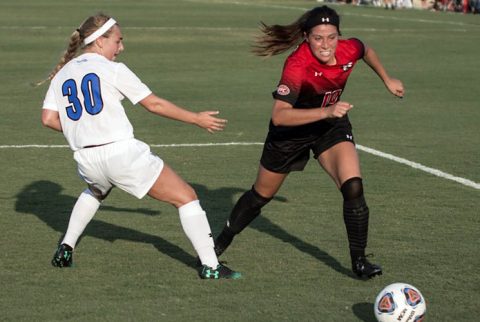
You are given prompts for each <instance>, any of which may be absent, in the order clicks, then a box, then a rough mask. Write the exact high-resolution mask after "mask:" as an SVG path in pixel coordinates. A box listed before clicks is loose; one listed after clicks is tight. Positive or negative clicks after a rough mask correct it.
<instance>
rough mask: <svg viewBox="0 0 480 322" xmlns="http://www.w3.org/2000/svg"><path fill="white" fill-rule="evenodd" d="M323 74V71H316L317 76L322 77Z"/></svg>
mask: <svg viewBox="0 0 480 322" xmlns="http://www.w3.org/2000/svg"><path fill="white" fill-rule="evenodd" d="M322 75H323V73H322V72H315V77H317V76H318V77H320V76H322Z"/></svg>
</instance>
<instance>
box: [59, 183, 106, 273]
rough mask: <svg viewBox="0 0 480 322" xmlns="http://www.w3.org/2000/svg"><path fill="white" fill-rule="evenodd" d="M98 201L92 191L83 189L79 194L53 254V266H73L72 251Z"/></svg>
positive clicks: (99, 202) (91, 216)
mask: <svg viewBox="0 0 480 322" xmlns="http://www.w3.org/2000/svg"><path fill="white" fill-rule="evenodd" d="M100 200H101V199H99V198H98V197H97V196H95V193H94V192H93V191H92V189H85V191H83V192H82V193H81V194H80V196H79V197H78V199H77V202H76V203H75V206H74V207H73V210H72V213H71V215H70V220H69V222H68V228H67V232H66V233H65V236H64V237H63V240H62V242H61V243H60V244H59V245H58V247H57V249H56V251H55V253H54V254H53V259H52V261H51V263H52V265H53V266H55V267H71V266H72V265H73V249H74V248H75V245H76V244H77V241H78V239H79V238H80V236H81V235H82V233H83V231H84V230H85V228H86V227H87V225H88V223H89V222H90V221H91V220H92V218H93V216H94V215H95V213H96V212H97V210H98V208H99V207H100V204H101V201H100Z"/></svg>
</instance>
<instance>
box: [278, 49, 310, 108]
mask: <svg viewBox="0 0 480 322" xmlns="http://www.w3.org/2000/svg"><path fill="white" fill-rule="evenodd" d="M304 73H305V68H304V67H303V64H302V63H301V62H300V61H299V60H298V59H291V58H289V59H287V61H286V62H285V65H284V67H283V72H282V78H281V79H280V82H279V83H278V86H277V89H276V90H275V91H274V92H273V93H272V96H273V98H275V99H278V100H281V101H284V102H287V103H290V104H292V105H295V102H296V101H297V99H298V96H299V94H300V90H301V88H302V79H304Z"/></svg>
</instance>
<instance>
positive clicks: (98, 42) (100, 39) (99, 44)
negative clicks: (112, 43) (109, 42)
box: [95, 36, 105, 48]
mask: <svg viewBox="0 0 480 322" xmlns="http://www.w3.org/2000/svg"><path fill="white" fill-rule="evenodd" d="M104 40H105V37H102V36H100V37H98V38H97V39H95V45H96V46H97V47H98V48H103V41H104Z"/></svg>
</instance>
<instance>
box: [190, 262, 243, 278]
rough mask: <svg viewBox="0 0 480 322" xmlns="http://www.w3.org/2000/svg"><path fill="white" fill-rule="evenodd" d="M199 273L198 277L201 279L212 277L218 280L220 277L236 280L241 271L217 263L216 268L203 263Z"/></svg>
mask: <svg viewBox="0 0 480 322" xmlns="http://www.w3.org/2000/svg"><path fill="white" fill-rule="evenodd" d="M199 274H200V278H202V279H214V280H218V279H221V278H226V279H234V280H236V279H239V278H240V277H241V276H242V274H241V273H239V272H235V271H232V270H231V269H230V268H228V267H227V266H225V265H222V264H218V265H217V268H216V269H213V268H211V267H208V266H207V265H203V266H202V268H201V270H200V272H199Z"/></svg>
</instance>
